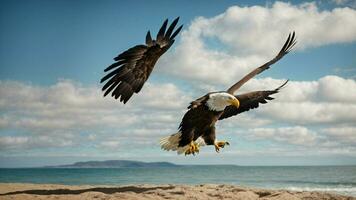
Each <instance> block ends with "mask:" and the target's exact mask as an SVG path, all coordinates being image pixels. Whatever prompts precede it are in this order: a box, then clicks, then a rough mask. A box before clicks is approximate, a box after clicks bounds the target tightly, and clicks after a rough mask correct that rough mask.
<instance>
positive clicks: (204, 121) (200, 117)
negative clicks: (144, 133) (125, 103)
mask: <svg viewBox="0 0 356 200" xmlns="http://www.w3.org/2000/svg"><path fill="white" fill-rule="evenodd" d="M295 44H296V40H295V32H293V33H290V34H289V36H288V38H287V41H286V42H285V43H284V45H283V47H282V49H281V50H280V51H279V53H278V55H277V56H276V57H274V58H273V59H272V60H270V61H269V62H267V63H265V64H264V65H262V66H260V67H258V68H256V69H255V70H253V71H252V72H250V73H249V74H247V75H246V76H245V77H243V78H242V79H241V80H240V81H238V82H237V83H235V84H234V85H233V86H231V87H230V88H229V89H228V90H227V91H223V92H210V93H208V94H206V95H204V96H202V97H200V98H198V99H196V100H195V101H193V102H191V103H190V105H189V107H188V111H187V112H186V113H185V115H184V116H183V119H182V122H181V123H180V125H179V128H178V129H179V131H178V133H175V134H173V135H170V136H168V137H164V138H162V139H161V140H160V145H161V148H162V149H164V150H167V151H169V150H172V151H177V153H178V154H182V153H184V154H185V155H189V154H193V155H195V153H198V152H199V146H201V145H214V147H215V150H216V152H219V151H220V148H223V147H224V146H225V145H229V143H228V142H226V141H217V140H216V139H215V123H216V122H217V121H218V120H222V119H225V118H229V117H231V116H234V115H237V114H239V113H242V112H245V111H248V110H250V109H254V108H258V106H259V104H260V103H261V104H265V103H267V100H272V99H274V98H272V97H270V95H272V94H275V93H277V92H278V91H279V90H280V89H281V88H282V87H283V86H284V85H286V84H287V82H288V80H287V81H286V82H285V83H283V84H282V85H281V86H279V87H277V88H276V89H274V90H265V91H254V92H249V93H245V94H239V95H234V93H235V91H236V90H238V89H239V88H240V87H241V86H242V85H243V84H244V83H246V82H247V81H248V80H250V79H251V78H253V77H254V76H255V75H257V74H259V73H261V72H263V71H264V70H266V69H268V68H269V67H270V66H271V65H272V64H274V63H275V62H277V61H278V60H279V59H281V58H282V57H283V56H284V55H286V54H288V53H289V52H290V50H291V49H292V48H293V46H294V45H295Z"/></svg>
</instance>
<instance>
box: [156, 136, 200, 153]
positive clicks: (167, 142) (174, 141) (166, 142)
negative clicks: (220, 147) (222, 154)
mask: <svg viewBox="0 0 356 200" xmlns="http://www.w3.org/2000/svg"><path fill="white" fill-rule="evenodd" d="M181 136H182V133H181V132H178V133H175V134H172V135H170V136H167V137H163V138H161V139H160V141H159V144H160V145H161V149H163V150H166V151H177V154H182V153H185V152H186V151H187V150H188V149H189V144H187V145H185V146H183V147H179V146H178V145H179V141H180V137H181ZM195 142H196V143H197V144H198V145H199V146H204V145H205V142H204V140H203V138H201V137H199V138H198V139H196V140H195Z"/></svg>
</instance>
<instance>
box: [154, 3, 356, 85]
mask: <svg viewBox="0 0 356 200" xmlns="http://www.w3.org/2000/svg"><path fill="white" fill-rule="evenodd" d="M355 18H356V11H355V10H354V9H351V8H335V9H333V10H331V11H328V10H319V9H318V7H317V5H316V4H315V3H303V4H300V5H292V4H290V3H283V2H275V3H274V4H273V5H272V6H271V7H262V6H251V7H239V6H232V7H230V8H228V9H227V10H226V11H225V12H224V13H222V14H220V15H218V16H215V17H212V18H205V17H198V18H196V19H195V20H194V21H193V22H192V23H191V24H190V26H189V27H188V29H187V30H186V31H183V32H182V34H181V41H180V43H178V44H177V46H176V49H175V51H172V53H170V54H168V55H166V56H164V57H163V58H162V60H161V61H160V62H159V64H160V65H162V67H159V68H160V69H161V70H163V71H164V72H165V73H168V74H172V75H175V76H179V77H181V78H183V79H189V80H193V81H202V82H204V83H210V84H211V83H214V84H216V83H220V84H225V85H230V84H232V83H234V82H235V81H236V78H237V77H242V76H243V75H245V74H246V73H248V72H249V71H250V70H252V69H253V68H255V67H257V66H260V65H261V64H263V63H265V62H267V61H268V60H269V59H271V58H273V57H274V56H275V55H276V53H277V52H278V51H279V50H280V48H281V47H282V45H283V43H284V42H285V39H286V37H287V34H288V33H289V32H290V31H292V30H295V31H296V34H297V40H298V44H297V46H296V49H297V50H298V49H299V50H301V49H306V48H311V47H318V46H322V45H327V44H336V43H345V42H353V41H355V40H356V24H355V23H354V19H355ZM209 40H213V41H215V43H218V44H217V45H213V47H211V46H209V45H208V41H209ZM216 41H217V42H216ZM220 46H221V48H220ZM214 48H217V49H216V50H215V49H214ZM220 49H225V51H221V50H220ZM288 56H290V55H288ZM288 56H287V57H288ZM163 66H164V67H163ZM188 72H189V73H188Z"/></svg>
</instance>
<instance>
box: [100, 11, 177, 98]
mask: <svg viewBox="0 0 356 200" xmlns="http://www.w3.org/2000/svg"><path fill="white" fill-rule="evenodd" d="M178 20H179V17H178V18H176V19H175V20H174V21H173V22H172V24H171V25H170V26H169V27H168V29H167V30H166V28H167V24H168V19H166V20H165V21H164V22H163V25H162V27H161V28H160V29H159V31H158V33H157V37H156V40H153V39H152V37H151V33H150V31H148V32H147V35H146V45H136V46H134V47H132V48H130V49H128V50H127V51H125V52H123V53H121V54H119V55H118V56H117V57H115V58H114V60H115V61H116V62H115V63H113V64H112V65H110V66H109V67H107V68H106V69H105V70H104V72H108V74H106V75H105V76H104V77H103V78H102V79H101V81H100V83H103V82H105V81H107V82H106V83H105V84H104V86H103V88H102V90H103V91H104V97H105V96H106V95H108V94H109V93H111V96H112V97H114V98H115V99H118V98H119V97H120V101H121V102H123V103H124V104H125V103H126V102H127V101H128V100H129V99H130V98H131V96H132V95H133V93H138V92H140V90H141V89H142V87H143V85H144V84H145V82H146V81H147V79H148V77H149V76H150V74H151V72H152V70H153V68H154V66H155V64H156V62H157V60H158V58H159V57H160V56H161V55H162V54H164V53H165V52H166V51H167V50H168V49H169V48H170V47H171V46H172V44H173V43H174V38H175V37H176V36H177V35H178V33H179V32H180V30H181V29H182V27H183V25H181V26H180V27H178V29H176V30H175V31H174V28H175V27H176V25H177V23H178ZM173 31H174V32H173Z"/></svg>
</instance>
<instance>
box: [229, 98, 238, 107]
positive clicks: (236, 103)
mask: <svg viewBox="0 0 356 200" xmlns="http://www.w3.org/2000/svg"><path fill="white" fill-rule="evenodd" d="M228 102H229V103H230V104H231V105H234V106H236V108H238V107H240V101H239V100H238V99H233V100H228Z"/></svg>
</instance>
